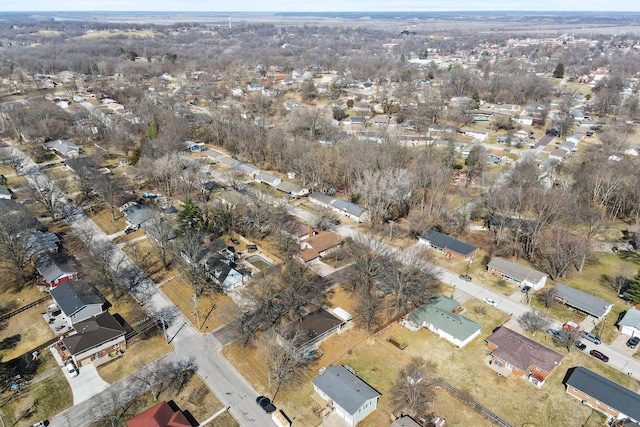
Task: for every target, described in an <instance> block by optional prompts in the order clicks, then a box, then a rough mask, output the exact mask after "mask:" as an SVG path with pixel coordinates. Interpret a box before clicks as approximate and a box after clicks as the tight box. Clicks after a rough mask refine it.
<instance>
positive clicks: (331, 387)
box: [311, 365, 381, 414]
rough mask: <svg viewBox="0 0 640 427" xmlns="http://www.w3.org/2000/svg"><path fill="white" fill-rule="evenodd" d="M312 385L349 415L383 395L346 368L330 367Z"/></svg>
mask: <svg viewBox="0 0 640 427" xmlns="http://www.w3.org/2000/svg"><path fill="white" fill-rule="evenodd" d="M311 383H312V384H313V385H314V386H316V387H317V388H318V389H320V390H321V391H322V392H323V393H324V394H326V395H327V396H329V397H330V398H331V400H333V401H334V402H335V403H337V404H338V405H339V406H340V407H341V408H343V409H344V410H345V411H347V412H348V413H349V414H355V413H356V412H357V411H358V409H360V408H361V407H362V405H364V404H365V403H366V402H367V401H368V400H370V399H375V398H377V397H380V396H381V394H380V393H378V392H377V391H376V390H374V389H373V388H372V387H371V386H370V385H369V384H367V383H366V382H364V381H362V380H361V379H360V378H358V377H357V376H356V375H355V374H353V373H351V372H350V371H349V370H347V368H345V367H344V366H342V365H340V366H329V367H327V369H325V371H324V372H323V373H321V374H320V375H318V376H317V377H315V378H314V379H313V380H312V381H311Z"/></svg>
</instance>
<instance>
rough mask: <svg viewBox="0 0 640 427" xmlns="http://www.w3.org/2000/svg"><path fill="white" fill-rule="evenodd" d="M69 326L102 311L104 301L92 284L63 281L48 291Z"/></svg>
mask: <svg viewBox="0 0 640 427" xmlns="http://www.w3.org/2000/svg"><path fill="white" fill-rule="evenodd" d="M49 293H50V294H51V297H52V298H53V300H54V301H55V303H56V305H57V306H58V307H59V308H60V311H61V313H62V315H63V316H64V319H65V321H66V322H67V324H68V325H69V326H71V327H73V325H74V324H76V323H78V322H82V321H83V320H86V319H88V318H90V317H93V316H97V315H98V314H100V313H102V312H103V311H104V309H103V306H104V301H103V300H102V298H100V296H99V295H98V294H97V292H96V291H95V289H94V288H93V286H91V285H89V284H88V283H86V282H84V281H81V280H71V281H68V282H64V283H62V284H60V285H59V286H56V287H55V288H53V289H51V290H50V291H49Z"/></svg>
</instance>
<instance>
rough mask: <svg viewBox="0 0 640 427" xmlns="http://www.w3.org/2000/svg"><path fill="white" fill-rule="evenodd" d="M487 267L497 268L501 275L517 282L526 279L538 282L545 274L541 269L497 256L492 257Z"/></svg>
mask: <svg viewBox="0 0 640 427" xmlns="http://www.w3.org/2000/svg"><path fill="white" fill-rule="evenodd" d="M487 268H492V269H495V270H498V271H500V272H501V273H502V274H503V275H505V276H508V277H510V278H511V279H514V280H517V281H518V282H524V281H525V280H527V281H529V282H531V283H538V282H540V280H542V278H543V277H546V274H545V273H543V272H542V271H538V270H536V269H534V268H531V267H529V266H528V265H524V264H520V263H517V262H513V261H509V260H508V259H506V258H502V257H499V256H497V257H495V258H493V259H492V260H491V262H489V264H488V265H487Z"/></svg>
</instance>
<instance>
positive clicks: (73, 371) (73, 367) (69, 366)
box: [64, 362, 78, 377]
mask: <svg viewBox="0 0 640 427" xmlns="http://www.w3.org/2000/svg"><path fill="white" fill-rule="evenodd" d="M64 367H65V368H67V372H69V375H70V376H71V377H77V376H78V368H76V365H74V364H73V362H67V364H66V365H64Z"/></svg>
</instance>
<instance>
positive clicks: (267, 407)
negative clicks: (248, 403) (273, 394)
mask: <svg viewBox="0 0 640 427" xmlns="http://www.w3.org/2000/svg"><path fill="white" fill-rule="evenodd" d="M256 403H257V404H258V405H260V407H261V408H262V409H264V411H265V412H266V413H267V414H270V413H272V412H274V411H275V410H276V407H275V406H273V403H271V400H270V399H269V398H268V397H266V396H258V398H257V399H256Z"/></svg>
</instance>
